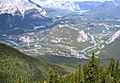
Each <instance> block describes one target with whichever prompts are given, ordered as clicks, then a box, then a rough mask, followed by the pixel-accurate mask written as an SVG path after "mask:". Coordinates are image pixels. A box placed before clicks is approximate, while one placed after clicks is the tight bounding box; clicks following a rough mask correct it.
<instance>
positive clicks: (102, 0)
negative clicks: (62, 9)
mask: <svg viewBox="0 0 120 83" xmlns="http://www.w3.org/2000/svg"><path fill="white" fill-rule="evenodd" d="M58 1H60V0H58ZM61 1H101V2H104V1H113V0H61Z"/></svg>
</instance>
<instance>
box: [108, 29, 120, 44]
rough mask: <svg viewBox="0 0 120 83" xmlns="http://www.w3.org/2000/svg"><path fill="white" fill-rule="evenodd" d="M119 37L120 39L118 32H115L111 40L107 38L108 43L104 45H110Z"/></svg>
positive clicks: (119, 32)
mask: <svg viewBox="0 0 120 83" xmlns="http://www.w3.org/2000/svg"><path fill="white" fill-rule="evenodd" d="M119 37H120V30H119V31H117V32H116V33H115V34H114V35H113V36H112V37H111V38H109V39H108V41H107V42H106V44H110V43H112V42H114V41H115V40H116V39H117V38H119Z"/></svg>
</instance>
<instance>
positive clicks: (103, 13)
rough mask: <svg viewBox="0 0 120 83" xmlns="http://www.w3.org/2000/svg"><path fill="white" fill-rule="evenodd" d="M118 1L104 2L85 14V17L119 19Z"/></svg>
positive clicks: (119, 7)
mask: <svg viewBox="0 0 120 83" xmlns="http://www.w3.org/2000/svg"><path fill="white" fill-rule="evenodd" d="M119 11H120V0H114V1H106V2H104V3H103V4H101V5H100V6H98V7H97V8H96V9H95V10H92V11H89V12H87V13H85V16H86V17H88V18H89V17H90V18H99V19H119V18H120V12H119Z"/></svg>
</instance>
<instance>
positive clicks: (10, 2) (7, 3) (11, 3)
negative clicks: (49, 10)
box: [0, 0, 46, 16]
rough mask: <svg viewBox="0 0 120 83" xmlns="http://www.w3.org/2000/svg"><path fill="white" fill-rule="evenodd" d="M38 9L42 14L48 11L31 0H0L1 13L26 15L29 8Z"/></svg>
mask: <svg viewBox="0 0 120 83" xmlns="http://www.w3.org/2000/svg"><path fill="white" fill-rule="evenodd" d="M33 9H35V10H37V11H38V12H39V13H40V14H41V15H45V14H46V11H45V10H43V9H42V8H41V6H39V5H38V4H37V3H35V2H33V1H31V0H0V13H1V14H3V13H8V14H12V15H15V14H21V15H22V16H24V14H25V12H26V11H28V10H33Z"/></svg>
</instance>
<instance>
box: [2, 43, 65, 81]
mask: <svg viewBox="0 0 120 83" xmlns="http://www.w3.org/2000/svg"><path fill="white" fill-rule="evenodd" d="M50 68H51V69H53V70H55V71H56V72H57V73H59V74H65V72H64V70H63V69H62V68H60V67H59V66H55V65H50V64H47V63H43V62H42V61H40V60H37V59H34V58H32V57H29V56H27V55H25V54H23V53H21V52H20V51H18V50H16V49H14V48H12V47H9V46H7V45H5V44H0V82H1V83H15V82H22V83H23V82H32V83H33V82H35V81H38V80H39V81H42V80H43V79H48V72H49V69H50Z"/></svg>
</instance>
